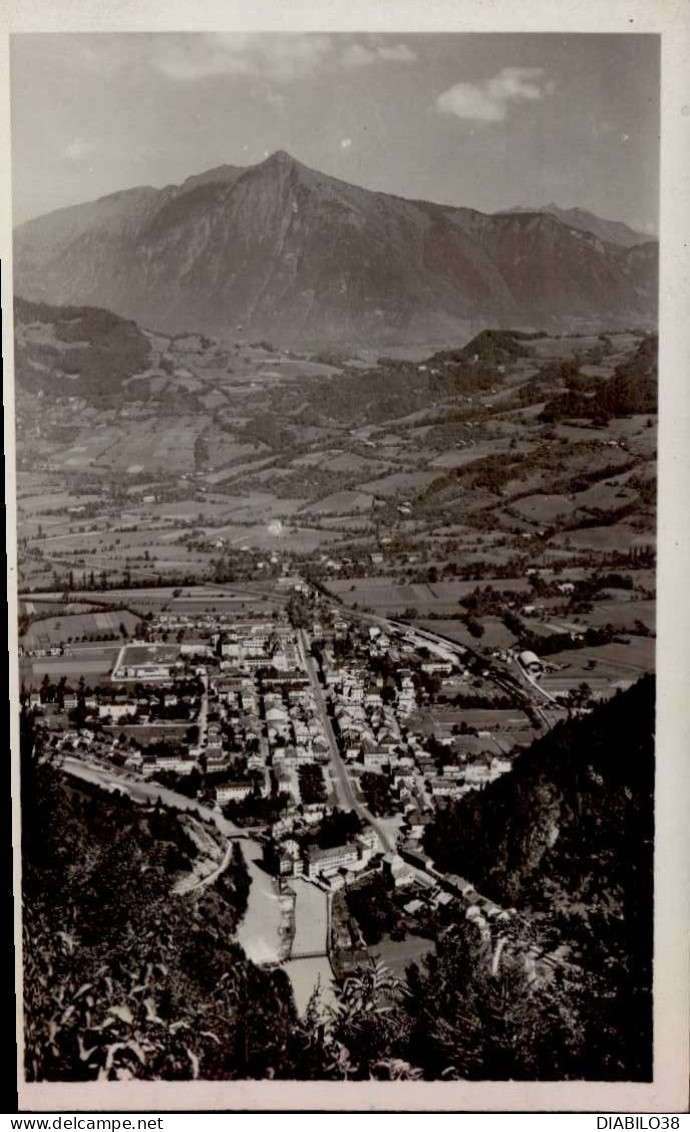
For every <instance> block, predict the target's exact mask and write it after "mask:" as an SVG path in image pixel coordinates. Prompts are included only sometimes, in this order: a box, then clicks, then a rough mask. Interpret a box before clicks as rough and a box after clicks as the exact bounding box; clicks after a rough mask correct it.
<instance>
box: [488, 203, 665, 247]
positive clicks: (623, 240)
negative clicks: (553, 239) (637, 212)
mask: <svg viewBox="0 0 690 1132" xmlns="http://www.w3.org/2000/svg"><path fill="white" fill-rule="evenodd" d="M510 211H511V212H542V213H544V212H548V213H549V215H550V216H555V217H556V219H557V220H560V221H561V223H562V224H567V226H568V227H569V228H577V229H578V230H579V231H580V232H589V233H590V234H591V235H592V236H596V237H597V238H598V239H599V240H603V241H604V242H605V243H607V244H618V246H619V247H621V248H632V247H635V245H636V244H646V243H649V241H650V236H649V234H648V233H647V234H646V235H645V234H644V233H643V232H636V231H635V229H634V228H631V227H630V226H629V225H628V224H624V223H623V221H622V220H605V219H604V217H603V216H597V215H596V213H595V212H589V211H588V210H587V209H586V208H559V207H558V205H557V204H553V203H552V204H545V205H544V206H543V207H542V208H538V209H537V208H526V207H525V206H523V205H516V207H515V208H512V209H511V210H510Z"/></svg>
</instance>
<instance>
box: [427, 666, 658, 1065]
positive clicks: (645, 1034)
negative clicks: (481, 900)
mask: <svg viewBox="0 0 690 1132" xmlns="http://www.w3.org/2000/svg"><path fill="white" fill-rule="evenodd" d="M654 711H655V683H654V678H653V677H652V676H645V677H643V678H642V679H641V680H639V681H638V682H637V683H636V684H634V685H633V686H632V687H630V688H629V689H627V691H625V692H620V693H618V694H617V695H616V696H614V697H613V698H612V699H611V700H609V701H607V702H605V703H603V704H600V705H598V706H597V707H596V708H594V710H593V711H592V712H591V714H590V715H588V716H586V717H585V718H581V719H580V718H576V719H573V720H570V721H568V722H565V723H561V724H559V725H558V726H557V727H555V728H554V729H553V730H552V731H550V732H549V733H548V734H547V735H545V736H544V737H543V738H541V739H539V740H537V742H535V743H534V744H533V745H532V746H531V747H530V748H529V749H528V750H527V751H525V752H524V753H523V754H521V755H520V756H518V758H517V759H516V760H515V763H514V768H513V770H512V772H511V773H510V774H506V775H504V776H503V777H502V778H500V779H497V780H496V781H495V782H493V783H492V784H490V785H489V786H487V787H486V789H485V790H482V791H475V792H472V793H470V794H468V795H466V796H465V797H464V798H462V799H461V800H460V801H459V802H457V803H453V804H451V805H450V806H448V807H447V809H445V810H443V811H439V812H438V814H437V816H436V819H435V821H434V823H433V824H432V825H430V826H429V827H427V834H426V840H425V846H426V849H427V850H428V852H429V853H430V855H431V856H432V857H433V858H434V859H435V860H436V863H437V865H438V867H440V868H441V869H447V870H450V871H454V872H458V873H460V874H461V875H463V876H466V877H468V878H469V879H470V880H471V881H472V882H473V883H474V884H476V886H477V888H478V889H479V890H480V891H481V892H482V893H484V894H486V895H488V896H490V897H492V898H493V899H495V900H497V901H499V902H500V903H502V904H503V905H504V906H506V907H507V906H510V905H513V906H515V907H516V908H517V909H518V911H519V912H520V913H525V914H526V915H527V917H528V919H529V920H530V922H531V923H532V925H533V926H534V927H536V928H537V929H538V932H539V934H540V937H541V939H542V941H544V940H547V939H550V940H551V944H552V945H553V944H558V945H559V946H561V947H562V948H564V949H565V950H566V952H567V954H568V955H569V958H570V961H571V962H572V963H574V964H575V966H576V967H578V968H579V969H581V970H582V971H586V972H587V975H588V978H589V979H590V980H591V981H592V982H591V987H592V988H595V987H596V988H598V989H597V994H596V999H597V1002H596V1010H595V1011H594V1013H593V1014H592V1016H591V1018H590V1020H589V1021H588V1022H586V1025H587V1027H588V1033H587V1045H588V1048H589V1055H588V1056H589V1058H590V1063H591V1064H594V1065H596V1067H597V1076H598V1077H599V1078H600V1079H611V1078H615V1077H619V1078H620V1077H622V1076H624V1075H626V1074H627V1075H628V1076H626V1077H625V1079H649V1074H650V1070H651V1057H650V1053H651V1002H652V997H651V990H652V942H653V938H652V937H653V932H652V927H653V868H654V865H653V854H654ZM633 1017H634V1018H635V1026H634V1027H631V1026H630V1025H629V1019H630V1018H633ZM587 1075H589V1073H587Z"/></svg>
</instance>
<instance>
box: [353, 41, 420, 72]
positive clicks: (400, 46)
mask: <svg viewBox="0 0 690 1132" xmlns="http://www.w3.org/2000/svg"><path fill="white" fill-rule="evenodd" d="M416 59H417V56H416V55H415V53H414V51H413V50H412V48H411V47H408V46H407V44H405V43H394V44H391V45H390V46H386V45H384V44H379V45H376V46H373V47H365V46H364V44H362V43H351V44H350V46H349V47H346V48H345V50H344V51H343V53H342V55H341V56H340V62H341V63H342V64H343V66H344V67H368V66H370V65H371V64H372V63H376V61H377V60H381V61H382V62H384V63H414V62H415V61H416Z"/></svg>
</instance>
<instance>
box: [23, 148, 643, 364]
mask: <svg viewBox="0 0 690 1132" xmlns="http://www.w3.org/2000/svg"><path fill="white" fill-rule="evenodd" d="M656 254H657V251H656V245H655V244H654V243H653V242H648V243H647V244H642V245H635V246H634V247H633V248H623V247H621V246H619V245H615V244H608V243H605V242H603V241H601V240H600V239H599V238H598V237H597V236H595V235H592V234H591V233H587V232H584V231H582V230H581V229H576V228H572V227H568V226H567V225H566V224H564V223H563V222H562V221H560V220H559V219H558V218H557V217H555V216H552V215H550V214H546V213H542V212H535V213H532V212H518V213H497V214H493V215H491V214H487V213H482V212H479V211H477V210H474V209H466V208H456V207H453V206H450V205H443V204H436V203H434V202H429V201H414V200H409V199H407V198H405V197H400V196H394V195H391V194H387V193H382V192H374V191H371V190H369V189H364V188H361V187H359V186H357V185H351V184H349V183H348V182H346V181H342V180H339V179H338V178H335V177H331V176H330V175H328V174H325V173H321V172H319V171H318V170H312V169H310V168H309V167H308V166H306V165H303V164H302V163H300V162H298V161H296V160H295V159H294V158H292V157H290V155H289V154H287V153H286V152H285V151H281V150H279V151H277V152H276V153H275V154H272V155H270V156H269V157H268V158H266V159H265V160H264V161H263V162H261V163H259V164H258V165H253V166H247V167H238V166H231V165H221V166H218V167H216V168H215V169H211V170H206V171H205V172H202V173H200V174H196V175H194V176H192V177H188V178H187V179H186V180H185V181H184V182H182V184H181V185H168V186H166V187H165V188H163V189H153V188H151V187H147V186H143V187H138V188H133V189H129V190H124V191H121V192H119V193H115V194H110V195H108V196H105V197H101V198H99V199H98V200H95V201H90V202H86V203H85V204H82V205H72V206H70V207H69V208H67V209H61V210H58V211H57V212H54V213H49V214H47V215H46V216H43V217H38V218H36V219H34V220H31V221H28V222H26V223H25V224H23V225H21V226H20V227H19V228H17V229H16V231H15V289H16V290H17V291H18V292H20V293H21V294H22V295H24V296H25V297H26V298H28V299H33V300H37V301H47V302H51V303H60V304H67V305H70V304H85V303H88V304H92V305H96V306H103V307H106V308H109V309H112V310H113V311H115V312H116V313H117V314H120V315H122V316H123V317H125V318H135V319H137V321H139V322H142V323H145V324H147V325H152V326H157V327H160V328H161V329H163V330H176V329H179V326H180V325H181V324H182V323H183V324H184V325H194V326H195V327H196V328H198V329H200V330H205V331H209V332H212V333H218V332H225V333H227V332H229V331H233V332H234V331H237V332H239V333H241V332H249V333H251V334H252V335H256V336H257V337H258V336H275V337H277V338H278V339H279V340H280V341H283V342H285V343H300V344H303V343H306V342H309V343H311V344H317V343H329V342H333V343H337V342H355V341H360V340H366V341H372V342H382V343H383V342H386V341H399V342H404V341H424V340H428V339H431V338H435V339H442V338H444V337H447V338H451V339H454V340H457V338H458V336H459V335H461V334H465V335H468V334H472V333H473V332H476V330H477V329H480V328H481V327H482V326H484V325H486V324H487V322H490V323H492V324H493V325H504V326H507V325H510V326H513V327H516V326H517V327H520V326H522V327H525V328H528V329H529V328H532V329H533V328H541V326H542V325H544V324H545V325H546V326H548V327H551V328H553V327H554V326H556V325H558V326H562V327H563V328H564V329H565V328H566V326H568V327H571V326H581V328H583V329H585V328H587V327H589V326H592V327H594V326H603V325H604V324H606V325H611V324H612V323H616V322H620V323H623V324H624V323H625V322H626V321H627V322H630V321H633V322H640V321H641V322H643V323H647V324H649V323H652V322H653V321H654V319H655V315H656V271H657V268H656Z"/></svg>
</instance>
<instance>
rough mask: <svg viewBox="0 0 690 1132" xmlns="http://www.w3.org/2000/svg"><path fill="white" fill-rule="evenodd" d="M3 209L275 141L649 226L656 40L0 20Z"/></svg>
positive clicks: (375, 185) (446, 198)
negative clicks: (6, 81) (3, 42)
mask: <svg viewBox="0 0 690 1132" xmlns="http://www.w3.org/2000/svg"><path fill="white" fill-rule="evenodd" d="M11 99H12V164H13V201H14V204H13V207H14V220H15V223H21V222H23V221H24V220H27V219H29V218H31V217H34V216H37V215H41V214H43V213H45V212H50V211H52V210H53V209H56V208H61V207H64V206H66V205H70V204H76V203H79V202H81V201H84V200H92V199H94V198H95V197H100V196H104V195H106V194H107V193H111V192H116V191H119V190H121V189H126V188H131V187H133V186H135V185H154V186H157V187H162V186H164V185H166V184H170V183H179V182H181V181H183V180H184V179H185V178H186V177H188V176H191V175H193V174H195V173H200V172H203V171H204V170H206V169H209V168H212V167H214V166H216V165H221V164H229V165H253V164H256V163H257V162H260V161H262V160H263V159H264V158H265V157H266V156H268V155H269V154H270V153H272V152H274V151H275V150H278V149H283V150H287V151H288V152H289V153H291V154H292V155H293V157H295V158H297V159H298V160H299V161H302V162H303V163H304V164H305V165H309V166H311V167H312V168H315V169H320V170H322V171H323V172H325V173H329V174H331V175H332V176H336V177H340V178H342V179H343V180H346V181H350V182H352V183H354V184H358V185H363V186H365V187H366V188H370V189H376V190H381V191H384V192H389V193H395V194H397V195H400V196H404V197H410V198H416V199H425V200H432V201H438V202H440V203H447V204H452V205H457V206H465V207H470V208H476V209H479V210H481V211H483V212H495V211H499V210H501V209H505V208H511V207H513V206H515V205H521V206H530V207H539V206H543V205H545V204H547V203H550V202H553V203H555V204H557V205H559V206H560V207H562V208H572V207H580V208H586V209H589V210H591V211H593V212H596V213H597V214H598V215H600V216H604V217H606V218H611V219H617V220H624V221H626V222H627V223H628V224H630V225H631V226H633V227H634V228H636V229H638V230H640V231H642V232H647V233H653V232H655V231H656V230H657V213H658V173H659V171H658V138H659V39H658V37H656V36H646V35H637V34H627V35H596V34H587V35H584V34H583V35H566V36H563V35H553V34H542V35H534V34H530V35H521V34H448V35H437V34H420V35H397V34H385V35H380V34H361V35H355V34H319V33H310V34H302V33H294V34H289V33H288V34H279V33H255V34H254V33H252V34H248V33H229V34H225V33H223V34H220V33H219V34H202V33H187V34H178V33H156V34H145V33H135V34H120V33H108V34H91V33H81V34H60V35H44V34H22V35H15V36H13V37H12V47H11Z"/></svg>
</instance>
